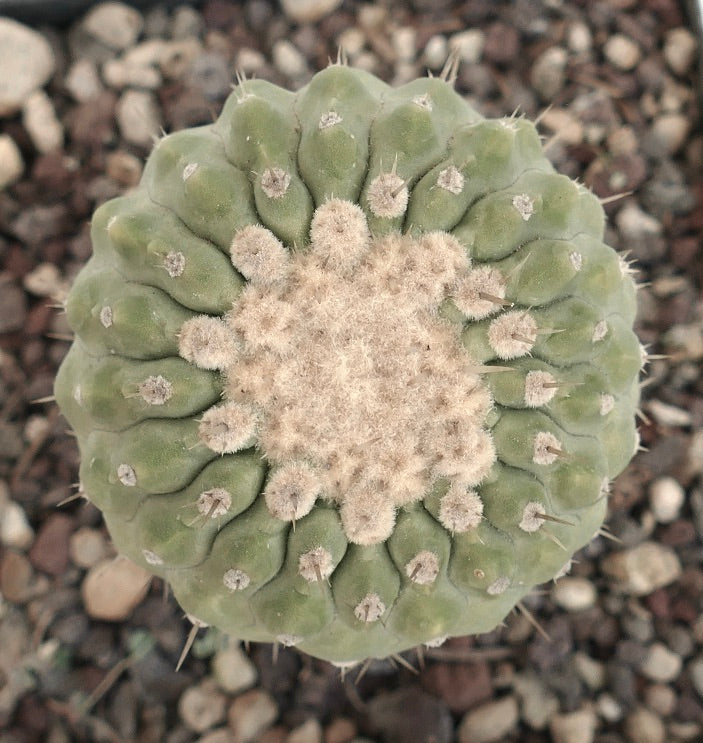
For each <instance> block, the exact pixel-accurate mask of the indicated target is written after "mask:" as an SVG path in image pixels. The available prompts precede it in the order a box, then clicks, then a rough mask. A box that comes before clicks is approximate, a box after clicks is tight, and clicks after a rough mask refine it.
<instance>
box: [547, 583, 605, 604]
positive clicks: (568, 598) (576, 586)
mask: <svg viewBox="0 0 703 743" xmlns="http://www.w3.org/2000/svg"><path fill="white" fill-rule="evenodd" d="M552 599H553V600H554V603H556V604H557V606H560V607H561V608H562V609H566V611H582V610H583V609H589V608H590V607H592V606H594V605H595V603H596V589H595V586H594V585H593V583H591V581H590V580H587V579H586V578H577V577H571V576H565V577H564V578H560V579H559V580H558V581H557V582H556V584H555V586H554V588H553V589H552Z"/></svg>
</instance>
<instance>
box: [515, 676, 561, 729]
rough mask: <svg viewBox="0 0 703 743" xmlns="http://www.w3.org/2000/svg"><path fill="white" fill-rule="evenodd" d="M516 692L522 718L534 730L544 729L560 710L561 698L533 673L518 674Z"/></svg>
mask: <svg viewBox="0 0 703 743" xmlns="http://www.w3.org/2000/svg"><path fill="white" fill-rule="evenodd" d="M514 687H515V692H516V694H517V695H518V697H519V699H520V707H521V714H522V719H523V720H524V721H525V722H526V723H527V724H528V725H529V726H530V727H531V728H532V729H533V730H544V729H545V728H546V727H547V725H548V723H549V720H550V719H551V718H552V717H553V716H554V715H555V714H556V713H557V712H558V711H559V700H558V699H557V698H556V695H555V694H553V693H552V692H551V691H550V690H549V689H548V688H547V687H546V685H545V684H544V682H543V680H542V679H541V678H540V677H539V676H537V675H536V674H533V673H529V672H527V673H524V674H518V675H516V676H515V679H514Z"/></svg>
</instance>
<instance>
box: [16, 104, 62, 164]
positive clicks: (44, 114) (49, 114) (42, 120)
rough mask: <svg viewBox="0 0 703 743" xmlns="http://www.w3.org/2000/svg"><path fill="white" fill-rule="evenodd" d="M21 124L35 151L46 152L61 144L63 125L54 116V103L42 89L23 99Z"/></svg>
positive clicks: (59, 146) (58, 147) (55, 148)
mask: <svg viewBox="0 0 703 743" xmlns="http://www.w3.org/2000/svg"><path fill="white" fill-rule="evenodd" d="M22 125H23V126H24V128H25V129H26V130H27V133H28V134H29V136H30V137H31V138H32V143H33V144H34V147H35V148H36V150H37V152H41V153H42V154H46V153H47V152H51V151H52V150H59V149H61V147H62V146H63V126H61V122H60V121H59V120H58V118H57V116H56V111H55V110H54V104H53V103H52V102H51V99H50V98H49V96H48V95H47V94H46V93H45V92H44V91H43V90H35V91H34V93H32V94H31V95H30V96H29V97H28V98H27V100H26V101H25V104H24V107H23V108H22Z"/></svg>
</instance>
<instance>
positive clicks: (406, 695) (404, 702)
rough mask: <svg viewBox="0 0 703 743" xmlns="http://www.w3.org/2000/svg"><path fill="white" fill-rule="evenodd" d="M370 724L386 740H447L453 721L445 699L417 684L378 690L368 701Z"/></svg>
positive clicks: (437, 742)
mask: <svg viewBox="0 0 703 743" xmlns="http://www.w3.org/2000/svg"><path fill="white" fill-rule="evenodd" d="M367 708H368V720H369V725H370V727H372V728H374V729H376V730H378V731H379V732H380V736H379V737H380V738H381V739H382V740H384V741H385V740H388V741H406V740H408V741H409V740H427V739H430V738H432V737H434V741H435V743H450V742H451V741H452V740H453V738H452V729H453V723H452V718H451V714H450V713H449V709H448V707H447V705H446V704H445V702H444V701H443V700H442V699H438V698H437V697H436V696H434V695H431V694H427V693H426V692H424V691H423V690H422V689H419V688H418V687H416V686H404V687H403V686H401V687H400V688H399V689H397V690H395V691H392V692H389V693H381V694H378V695H377V696H375V697H374V698H373V699H371V700H370V701H369V702H368V705H367Z"/></svg>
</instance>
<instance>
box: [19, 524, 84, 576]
mask: <svg viewBox="0 0 703 743" xmlns="http://www.w3.org/2000/svg"><path fill="white" fill-rule="evenodd" d="M73 527H74V522H73V519H72V518H70V517H69V516H65V515H64V514H62V513H53V514H51V516H49V518H47V520H46V521H45V522H44V524H43V525H42V526H41V528H40V529H39V533H38V534H37V538H36V539H35V540H34V544H33V545H32V549H31V550H30V552H29V559H30V560H31V562H32V565H34V567H35V568H36V569H37V570H41V571H42V572H43V573H46V574H47V575H61V573H63V571H64V570H66V567H67V566H68V554H69V540H70V537H71V533H72V532H73Z"/></svg>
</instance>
